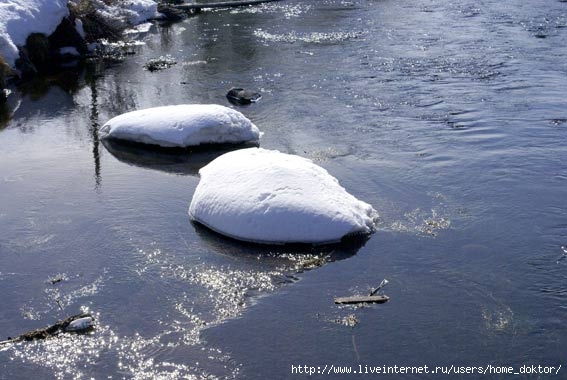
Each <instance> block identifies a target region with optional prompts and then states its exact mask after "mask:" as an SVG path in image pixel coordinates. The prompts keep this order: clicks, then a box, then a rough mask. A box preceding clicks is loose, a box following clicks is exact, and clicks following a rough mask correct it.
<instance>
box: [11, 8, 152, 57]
mask: <svg viewBox="0 0 567 380" xmlns="http://www.w3.org/2000/svg"><path fill="white" fill-rule="evenodd" d="M73 7H74V9H80V8H86V7H88V9H89V11H90V12H92V13H95V14H96V15H97V17H99V18H100V19H102V20H105V21H106V22H107V23H108V24H109V25H113V26H123V27H126V26H129V25H135V24H139V23H142V22H144V21H146V20H148V19H151V18H156V17H158V16H159V13H158V11H157V3H156V2H155V1H153V0H121V1H115V2H114V3H113V4H111V5H107V4H106V3H105V2H103V1H101V0H88V5H87V1H86V0H25V1H21V0H5V1H4V2H3V3H2V4H0V56H1V57H3V58H4V60H5V61H6V63H7V64H8V65H9V66H10V67H12V68H15V67H16V60H17V59H18V58H19V57H20V51H21V49H22V47H23V46H24V45H26V40H27V38H28V37H29V36H30V35H32V34H34V33H40V34H43V35H45V36H49V35H51V34H52V33H53V32H55V30H56V29H57V28H58V26H59V25H60V24H61V22H62V21H63V20H64V19H65V18H70V21H71V22H72V23H73V24H74V26H75V29H76V30H77V32H78V33H79V34H80V35H82V37H83V38H88V36H85V34H84V29H83V27H82V26H83V22H82V20H81V19H80V15H75V14H72V12H70V8H73Z"/></svg>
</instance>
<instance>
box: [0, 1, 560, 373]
mask: <svg viewBox="0 0 567 380" xmlns="http://www.w3.org/2000/svg"><path fill="white" fill-rule="evenodd" d="M131 37H132V38H133V39H135V40H136V41H142V42H143V44H142V45H140V44H137V45H135V46H133V47H131V48H130V49H131V50H133V52H135V54H133V55H127V56H126V57H125V60H124V61H123V62H122V63H117V64H112V65H106V66H105V67H102V66H101V65H88V66H87V68H86V69H85V70H84V71H80V72H78V73H76V72H71V73H68V74H65V75H64V76H63V78H64V79H63V78H59V80H54V79H52V80H49V81H46V82H43V83H37V84H35V85H34V86H30V87H26V88H21V89H18V90H15V91H14V93H13V94H12V95H11V97H10V104H9V107H10V109H11V111H12V112H11V115H10V117H9V119H8V120H7V121H5V122H3V124H2V127H1V128H2V129H1V130H0V163H1V164H0V226H1V228H0V260H1V262H2V264H1V266H0V289H1V290H2V298H1V300H2V308H1V309H0V310H1V311H0V333H1V334H2V336H1V337H0V339H5V338H7V337H8V336H14V335H17V334H19V333H23V332H25V331H27V330H31V329H35V328H38V327H43V326H46V325H48V324H51V323H54V322H55V321H56V320H58V319H62V318H64V317H67V316H69V315H72V314H76V313H78V312H81V311H90V312H92V313H93V314H94V315H95V316H96V320H97V328H96V330H95V331H94V332H93V333H92V334H89V335H69V336H67V335H63V336H60V337H58V338H55V339H49V340H46V341H35V342H26V343H17V344H3V345H1V346H0V378H2V379H29V378H42V379H51V378H56V379H90V378H96V379H102V378H113V379H117V378H125V379H187V378H188V379H267V378H270V379H289V378H293V377H296V376H297V377H304V375H299V374H295V375H292V373H291V369H292V365H295V366H298V365H307V366H320V367H321V368H323V367H324V366H325V365H332V364H333V365H341V366H353V368H354V369H358V365H362V366H365V365H368V366H383V365H387V366H394V365H398V366H411V365H415V366H423V365H427V366H430V367H434V366H451V365H456V366H486V365H488V364H492V365H493V366H514V367H516V368H520V367H521V366H522V365H524V364H525V365H542V366H556V367H557V366H559V365H560V364H563V365H567V363H566V362H565V352H567V334H566V333H565V328H564V324H565V320H566V319H567V287H566V285H565V283H566V281H565V280H566V278H567V275H566V273H567V260H565V257H566V256H567V248H565V246H567V196H566V195H567V193H566V189H567V148H566V146H567V90H566V89H567V3H565V2H562V1H555V0H546V1H540V0H536V1H530V2H513V1H508V0H505V1H493V0H486V1H468V0H457V1H453V2H442V1H434V0H428V1H417V2H415V1H375V0H352V1H339V0H322V1H298V0H284V1H281V2H276V3H270V4H265V5H261V6H257V7H251V8H240V9H232V10H229V9H220V10H214V11H211V10H210V11H204V12H202V13H201V14H199V15H196V16H194V17H191V18H189V19H187V20H185V21H183V22H180V23H175V24H172V25H154V26H152V27H151V28H150V29H149V31H145V32H141V33H138V34H131ZM166 55H168V56H170V58H171V59H172V60H174V61H176V62H177V63H176V64H175V65H173V66H172V67H170V68H168V69H165V70H161V71H156V72H148V71H146V70H144V64H145V63H146V62H147V61H148V60H150V59H154V58H158V57H160V56H166ZM232 86H238V87H245V88H249V89H254V90H257V91H260V92H261V93H262V95H263V97H262V99H261V100H260V101H259V102H258V103H256V104H253V105H251V106H248V107H240V108H239V110H240V111H242V112H243V113H244V114H246V115H247V116H248V117H249V118H250V119H251V120H252V121H253V122H254V123H255V124H256V125H258V127H259V128H260V129H261V130H262V131H263V132H264V133H265V135H264V137H263V139H262V141H261V146H262V147H264V148H268V149H278V150H280V151H283V152H286V153H292V154H298V155H301V156H305V157H308V158H310V159H312V160H314V161H315V162H316V163H318V164H319V165H321V166H323V167H325V168H326V169H327V170H328V171H329V172H330V173H331V174H332V175H334V176H335V177H337V178H338V179H339V181H340V182H341V184H342V185H343V186H344V187H345V188H346V189H347V190H348V191H349V192H351V193H352V194H354V195H355V196H357V197H358V198H360V199H362V200H364V201H366V202H368V203H371V204H372V205H373V206H374V207H375V208H376V209H377V210H378V211H379V213H380V216H381V219H380V224H379V229H378V231H377V232H376V233H375V234H374V235H372V236H371V238H370V239H369V240H368V241H367V242H365V243H364V244H361V246H357V247H331V248H324V249H321V248H319V249H317V248H313V249H305V248H293V249H292V248H278V249H273V248H267V247H255V246H251V245H243V244H238V243H236V242H234V241H227V240H224V239H222V238H219V237H218V236H216V235H213V234H211V233H209V232H208V231H206V230H203V229H201V228H198V227H196V226H194V225H192V224H191V223H190V221H189V219H188V215H187V208H188V205H189V202H190V201H191V197H192V194H193V191H194V189H195V187H196V185H197V183H198V180H199V178H198V169H199V168H200V167H201V166H202V165H204V164H205V163H206V162H208V161H209V160H211V159H212V158H214V155H212V154H211V155H209V154H201V155H198V156H189V157H188V156H172V155H167V154H161V155H160V154H151V155H147V154H145V155H140V153H139V152H132V151H128V150H124V149H113V147H111V146H108V147H105V146H103V145H102V144H101V143H100V142H99V140H98V138H97V130H98V128H99V126H101V125H102V124H103V123H104V122H105V121H106V120H108V119H109V118H111V117H113V116H115V115H118V114H120V113H123V112H126V111H130V110H134V109H139V108H144V107H151V106H159V105H166V104H179V103H219V104H224V105H230V104H229V103H228V102H227V100H226V98H225V94H226V92H227V91H228V89H229V88H231V87H232ZM384 278H387V279H388V280H389V281H390V282H389V284H388V285H387V286H386V287H385V288H384V293H386V294H387V295H389V296H390V297H391V300H390V301H389V302H388V303H386V304H383V305H375V306H368V307H362V308H351V307H337V306H335V305H334V304H333V297H335V296H345V295H351V294H365V293H367V292H368V291H369V289H370V288H372V287H375V286H377V285H378V284H379V283H380V281H381V280H382V279H384ZM561 371H562V372H565V371H567V368H564V369H562V370H561ZM368 376H369V375H368ZM408 377H410V378H411V377H412V376H411V375H409V376H408ZM414 377H415V378H430V377H431V378H433V377H434V376H432V375H429V376H425V375H421V376H419V375H414ZM455 377H458V376H455Z"/></svg>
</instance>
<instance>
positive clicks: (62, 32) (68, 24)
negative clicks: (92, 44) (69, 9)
mask: <svg viewBox="0 0 567 380" xmlns="http://www.w3.org/2000/svg"><path fill="white" fill-rule="evenodd" d="M48 40H49V46H50V48H51V49H52V50H57V49H60V48H63V47H69V46H71V47H74V48H76V49H77V51H78V52H79V54H81V55H85V54H87V53H88V47H87V42H86V41H85V40H84V38H83V37H82V36H81V35H80V34H79V32H77V29H75V23H74V22H73V21H71V20H70V19H68V18H64V19H63V20H62V21H61V23H60V24H59V26H57V29H55V32H53V34H51V35H50V36H49V38H48Z"/></svg>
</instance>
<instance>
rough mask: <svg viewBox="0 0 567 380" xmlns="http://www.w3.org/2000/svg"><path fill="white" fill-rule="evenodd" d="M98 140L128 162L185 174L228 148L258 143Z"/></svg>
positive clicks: (240, 147)
mask: <svg viewBox="0 0 567 380" xmlns="http://www.w3.org/2000/svg"><path fill="white" fill-rule="evenodd" d="M102 144H103V145H104V147H105V148H106V149H107V150H108V151H109V152H110V153H112V155H113V156H114V157H116V158H117V159H118V160H119V161H122V162H124V163H127V164H129V165H134V166H140V167H146V168H150V169H156V170H162V171H165V172H170V173H174V174H185V175H198V174H199V169H201V168H202V167H203V166H205V165H207V164H208V163H209V162H211V161H212V160H214V159H215V158H217V157H219V156H221V155H223V154H225V153H227V152H230V151H232V150H235V149H243V148H251V147H254V146H258V144H248V143H247V144H228V145H225V144H221V145H216V146H215V145H205V146H199V147H194V148H189V149H172V148H169V149H166V148H159V147H157V146H151V147H148V146H144V145H143V144H135V143H131V142H127V141H120V140H116V139H105V140H103V142H102Z"/></svg>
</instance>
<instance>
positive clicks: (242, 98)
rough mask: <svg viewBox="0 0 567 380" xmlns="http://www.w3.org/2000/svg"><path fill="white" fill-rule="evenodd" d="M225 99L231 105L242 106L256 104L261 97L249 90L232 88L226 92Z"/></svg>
mask: <svg viewBox="0 0 567 380" xmlns="http://www.w3.org/2000/svg"><path fill="white" fill-rule="evenodd" d="M226 97H227V98H228V100H229V101H230V102H231V103H232V104H236V105H242V104H250V103H256V102H257V101H258V100H260V98H262V95H261V94H260V93H258V92H254V91H251V90H245V89H243V88H238V87H233V88H231V89H230V90H229V91H228V93H227V94H226Z"/></svg>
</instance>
